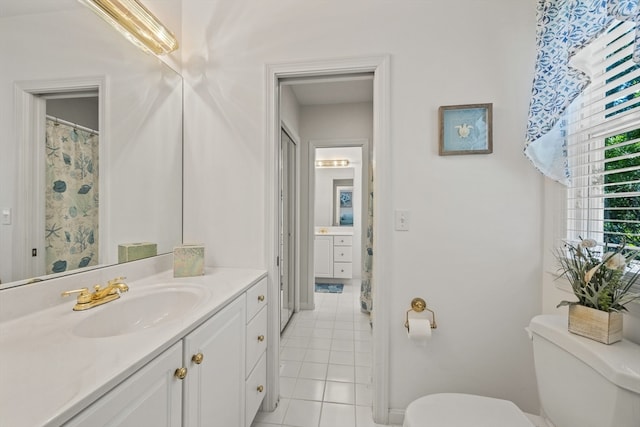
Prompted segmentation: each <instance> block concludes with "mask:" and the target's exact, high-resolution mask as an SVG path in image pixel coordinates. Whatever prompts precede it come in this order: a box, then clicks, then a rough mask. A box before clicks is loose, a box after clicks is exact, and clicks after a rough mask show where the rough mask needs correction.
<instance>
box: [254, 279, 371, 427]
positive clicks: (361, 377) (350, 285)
mask: <svg viewBox="0 0 640 427" xmlns="http://www.w3.org/2000/svg"><path fill="white" fill-rule="evenodd" d="M359 290H360V285H359V282H358V281H355V280H354V281H347V282H346V283H345V286H344V290H343V293H341V294H328V293H326V294H325V293H316V294H315V305H316V309H315V310H313V311H310V310H305V311H300V312H299V313H296V314H295V315H294V316H293V318H292V319H291V320H290V322H289V325H287V328H286V329H285V330H284V332H283V334H282V337H281V343H280V404H279V406H278V408H277V409H276V410H275V411H274V412H259V413H258V415H257V416H256V419H255V421H254V423H253V424H252V427H276V426H282V427H376V426H379V424H375V423H374V422H373V419H372V417H371V399H372V388H371V327H370V325H369V317H368V316H367V315H365V314H363V313H361V312H360V303H359Z"/></svg>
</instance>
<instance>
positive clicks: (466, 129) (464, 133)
mask: <svg viewBox="0 0 640 427" xmlns="http://www.w3.org/2000/svg"><path fill="white" fill-rule="evenodd" d="M455 128H456V129H458V135H459V136H460V138H466V137H468V136H469V134H470V133H471V129H473V126H469V125H468V124H466V123H463V124H461V125H458V126H456V127H455Z"/></svg>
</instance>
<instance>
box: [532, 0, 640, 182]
mask: <svg viewBox="0 0 640 427" xmlns="http://www.w3.org/2000/svg"><path fill="white" fill-rule="evenodd" d="M537 17H538V25H537V32H536V36H537V51H538V53H537V59H536V69H535V77H534V79H533V88H532V95H531V102H530V105H529V121H528V125H527V135H526V146H525V154H526V155H527V157H529V159H530V160H531V161H532V162H533V164H534V165H535V166H536V167H537V168H538V169H539V170H540V171H541V172H542V173H544V174H545V175H546V176H548V177H550V178H552V179H554V180H556V181H559V182H562V183H564V184H567V183H568V182H569V178H570V177H569V172H568V168H567V152H566V138H565V130H564V121H563V119H562V117H563V115H564V113H565V111H566V110H567V108H568V107H569V105H570V104H571V102H573V100H574V99H575V98H576V97H577V96H578V95H579V94H580V93H581V92H582V91H583V90H584V88H585V87H586V86H587V85H588V84H589V77H588V76H587V75H586V74H585V73H584V72H582V71H580V70H578V69H576V68H573V67H572V66H571V64H570V60H571V58H572V57H573V56H574V55H575V54H576V53H577V52H578V51H579V50H580V49H582V48H583V47H585V46H587V45H588V44H589V43H591V42H592V41H593V40H594V39H595V38H596V37H597V36H598V35H600V34H601V33H602V32H604V31H605V30H606V29H607V28H608V27H609V26H610V25H611V23H612V22H613V20H614V19H618V20H623V21H633V22H635V24H636V36H635V47H634V61H636V62H640V0H608V1H607V0H539V2H538V8H537Z"/></svg>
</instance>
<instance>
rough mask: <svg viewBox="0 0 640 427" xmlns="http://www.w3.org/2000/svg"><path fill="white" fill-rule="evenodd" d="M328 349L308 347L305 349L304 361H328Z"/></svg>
mask: <svg viewBox="0 0 640 427" xmlns="http://www.w3.org/2000/svg"><path fill="white" fill-rule="evenodd" d="M330 353H331V352H330V351H329V350H315V349H308V350H307V351H306V354H305V357H304V361H305V362H316V363H329V355H330Z"/></svg>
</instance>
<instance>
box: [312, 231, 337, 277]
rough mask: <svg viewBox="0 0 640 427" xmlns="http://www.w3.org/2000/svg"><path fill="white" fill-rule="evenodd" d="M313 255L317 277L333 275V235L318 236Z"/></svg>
mask: <svg viewBox="0 0 640 427" xmlns="http://www.w3.org/2000/svg"><path fill="white" fill-rule="evenodd" d="M313 257H314V263H313V265H314V271H315V277H333V236H316V238H315V241H314V245H313Z"/></svg>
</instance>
